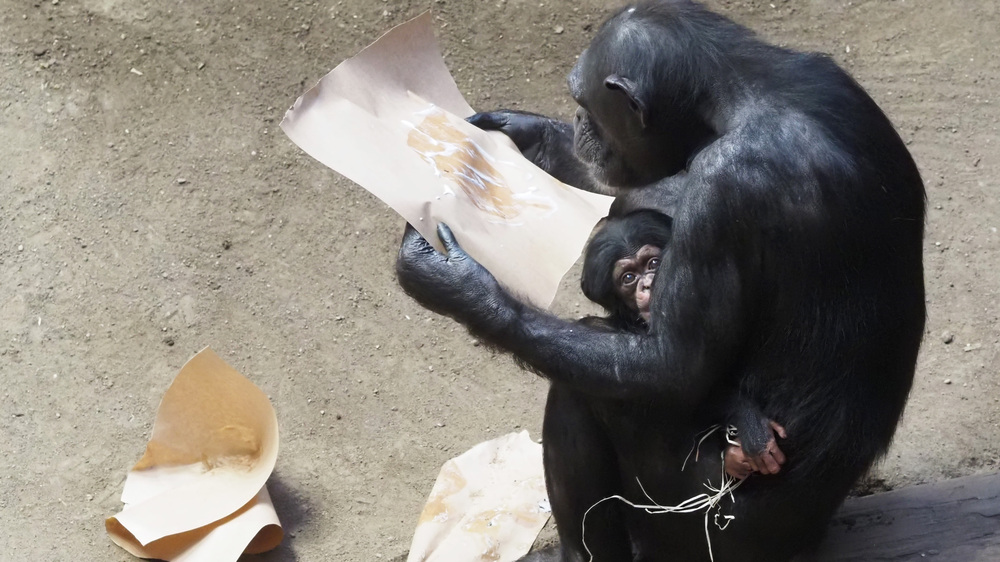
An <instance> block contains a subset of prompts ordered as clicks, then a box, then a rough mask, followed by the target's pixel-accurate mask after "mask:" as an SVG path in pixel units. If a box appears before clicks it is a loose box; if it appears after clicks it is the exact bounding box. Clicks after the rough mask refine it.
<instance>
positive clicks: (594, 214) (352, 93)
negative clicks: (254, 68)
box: [281, 13, 611, 306]
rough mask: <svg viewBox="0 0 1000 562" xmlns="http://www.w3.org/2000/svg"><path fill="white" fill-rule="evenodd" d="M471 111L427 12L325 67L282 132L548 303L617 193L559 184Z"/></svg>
mask: <svg viewBox="0 0 1000 562" xmlns="http://www.w3.org/2000/svg"><path fill="white" fill-rule="evenodd" d="M472 113H473V111H472V108H471V107H469V105H468V104H467V103H466V102H465V100H464V99H463V98H462V94H461V93H459V91H458V87H457V86H456V85H455V81H454V80H453V79H452V77H451V75H450V74H449V73H448V69H447V68H446V67H445V65H444V61H443V60H442V58H441V55H440V52H439V51H438V47H437V43H436V41H435V39H434V31H433V29H432V24H431V16H430V14H429V13H425V14H423V15H421V16H419V17H417V18H415V19H413V20H411V21H409V22H407V23H404V24H402V25H399V26H397V27H395V28H394V29H392V30H391V31H389V33H387V34H385V35H383V36H382V37H381V38H380V39H379V40H378V41H376V42H375V43H373V44H372V45H369V46H368V47H367V48H365V49H364V50H363V51H361V53H359V54H358V55H357V56H355V57H354V58H352V59H349V60H347V61H345V62H343V63H341V64H340V65H339V66H338V67H337V68H335V69H334V70H333V71H332V72H330V73H329V74H327V75H326V76H325V77H324V78H323V79H322V80H320V82H319V83H318V84H316V85H315V86H313V88H312V89H310V90H309V91H308V92H306V93H305V94H304V95H303V96H302V97H301V98H299V99H298V100H296V102H295V105H294V106H293V107H292V108H291V109H289V110H288V112H287V113H286V114H285V118H284V120H282V122H281V128H282V129H283V130H284V131H285V133H286V134H287V135H288V137H289V138H291V139H292V141H293V142H294V143H295V144H297V145H299V146H300V147H301V148H302V149H303V150H305V151H306V152H308V153H309V154H310V155H312V156H313V157H314V158H316V159H317V160H319V161H320V162H322V163H324V164H326V165H327V166H329V167H330V168H333V169H334V170H336V171H338V172H340V173H341V174H343V175H345V176H347V177H348V178H349V179H351V180H353V181H354V182H356V183H358V184H360V185H361V186H362V187H364V188H365V189H367V190H369V191H370V192H372V193H373V194H374V195H376V196H377V197H379V198H380V199H381V200H382V201H384V202H386V203H387V204H388V205H389V206H390V207H392V208H393V209H395V210H396V212H398V213H399V214H400V215H402V216H403V217H404V218H405V219H406V220H407V221H409V222H410V224H412V225H413V226H414V227H416V229H417V230H418V231H420V233H421V234H422V235H423V236H424V238H426V239H427V240H429V241H431V242H432V243H433V244H435V245H436V246H437V247H438V248H439V249H440V247H441V246H440V243H439V242H438V239H437V235H436V234H435V228H436V226H437V223H439V222H445V223H447V224H448V225H449V226H450V227H451V228H452V230H453V231H454V232H455V236H456V237H457V238H458V241H459V243H460V244H462V247H463V248H465V250H466V251H467V252H469V254H470V255H472V256H473V257H474V258H476V260H478V261H479V262H480V263H482V264H483V265H484V266H486V268H487V269H489V270H490V271H491V272H492V273H493V274H494V275H495V276H496V277H497V279H498V280H499V281H500V282H501V283H503V284H504V285H505V286H507V287H508V288H509V289H511V290H513V291H514V292H516V293H518V294H520V295H523V296H525V297H527V298H528V299H530V300H531V301H532V302H534V303H535V304H538V305H540V306H548V305H549V304H550V303H551V301H552V298H553V296H554V295H555V292H556V288H557V287H558V285H559V281H560V279H562V276H563V275H564V274H565V273H566V271H567V270H568V269H569V268H570V266H572V265H573V262H575V261H576V259H577V258H578V257H579V255H580V252H581V250H582V248H583V246H584V244H585V243H586V240H587V237H588V236H589V234H590V232H591V230H592V229H593V227H594V225H595V224H596V223H597V221H598V220H599V219H600V218H601V217H603V216H605V215H606V214H607V210H608V206H609V205H610V203H611V198H610V197H605V196H602V195H596V194H593V193H587V192H584V191H580V190H578V189H575V188H572V187H569V186H567V185H565V184H562V183H560V182H558V181H557V180H555V179H553V178H552V177H551V176H549V175H548V174H546V173H545V172H543V171H542V170H541V169H539V168H538V167H536V166H535V165H534V164H532V163H531V162H529V161H528V160H526V159H525V158H524V157H522V156H521V154H520V152H518V150H517V148H516V147H514V145H513V143H511V142H510V140H509V139H507V137H505V136H504V135H503V134H502V133H498V132H491V133H487V132H485V131H481V130H479V129H477V128H476V127H473V126H472V125H469V124H468V123H466V122H465V120H464V119H463V118H464V117H467V116H469V115H471V114H472ZM400 232H401V233H402V229H401V231H400Z"/></svg>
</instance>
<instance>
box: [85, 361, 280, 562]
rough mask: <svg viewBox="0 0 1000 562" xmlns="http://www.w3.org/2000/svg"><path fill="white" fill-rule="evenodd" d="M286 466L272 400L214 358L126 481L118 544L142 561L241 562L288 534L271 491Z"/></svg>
mask: <svg viewBox="0 0 1000 562" xmlns="http://www.w3.org/2000/svg"><path fill="white" fill-rule="evenodd" d="M277 457H278V419H277V416H276V415H275V413H274V408H273V407H271V402H270V400H268V398H267V396H266V395H265V394H264V393H263V392H261V390H260V389H259V388H257V386H255V385H254V384H253V383H252V382H250V381H249V380H247V379H246V378H245V377H244V376H243V375H241V374H240V373H239V372H237V371H236V370H235V369H233V368H232V367H230V366H229V365H227V364H226V362H225V361H223V360H222V359H221V358H219V356H218V355H216V354H215V353H214V352H213V351H212V350H211V349H208V348H205V349H204V350H202V351H201V352H200V353H198V354H197V355H195V356H194V357H193V358H191V360H189V361H188V362H187V364H185V365H184V367H183V368H182V369H181V371H180V373H178V374H177V377H176V378H175V379H174V381H173V383H171V385H170V388H168V389H167V392H166V394H164V396H163V400H162V401H161V402H160V407H159V409H158V410H157V413H156V421H155V422H154V424H153V435H152V436H151V437H150V440H149V443H148V444H147V445H146V452H145V454H143V456H142V458H141V459H139V462H137V463H136V464H135V466H133V467H132V470H131V471H129V473H128V476H127V477H126V480H125V489H124V491H123V492H122V502H124V503H125V508H124V509H123V510H122V511H121V512H120V513H118V514H117V515H115V516H113V517H110V518H108V519H107V520H106V521H105V527H106V528H107V531H108V533H109V534H110V535H111V539H112V540H113V541H114V542H115V543H116V544H118V545H119V546H121V547H122V548H124V549H125V550H127V551H129V552H131V553H132V554H134V555H135V556H140V557H142V558H157V559H162V560H176V561H182V562H225V561H235V560H236V559H237V558H239V556H240V554H242V553H243V552H244V551H246V552H264V551H266V550H270V549H272V548H274V547H275V546H277V545H278V543H280V542H281V539H282V536H283V533H282V530H281V524H280V522H279V521H278V517H277V514H276V513H275V511H274V506H273V505H272V504H271V498H270V496H269V495H268V493H267V488H266V487H265V485H264V484H265V482H266V481H267V478H268V477H269V476H270V475H271V471H272V470H274V463H275V461H276V460H277Z"/></svg>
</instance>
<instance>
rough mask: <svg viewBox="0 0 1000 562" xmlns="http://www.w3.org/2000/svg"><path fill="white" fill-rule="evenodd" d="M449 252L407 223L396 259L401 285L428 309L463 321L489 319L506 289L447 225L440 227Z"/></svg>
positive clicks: (438, 228) (439, 233)
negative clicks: (428, 240)
mask: <svg viewBox="0 0 1000 562" xmlns="http://www.w3.org/2000/svg"><path fill="white" fill-rule="evenodd" d="M437 233H438V237H439V238H441V242H442V243H443V244H444V247H445V251H446V252H447V253H444V254H442V253H440V252H438V251H437V250H435V249H434V247H433V246H431V245H430V243H428V242H427V240H425V239H424V237H423V236H421V235H420V233H419V232H417V230H416V229H415V228H413V226H411V225H409V224H407V225H406V231H405V232H404V233H403V243H402V245H401V246H400V248H399V256H398V257H397V258H396V276H397V278H398V279H399V285H400V286H401V287H402V288H403V291H405V292H406V294H408V295H410V296H411V297H413V298H414V300H416V301H417V302H419V303H420V304H421V305H423V306H424V307H425V308H427V309H429V310H432V311H434V312H437V313H439V314H444V315H446V316H451V317H453V318H455V319H456V320H459V321H462V322H466V323H469V322H477V321H484V320H488V319H487V318H485V317H487V316H490V315H491V314H494V313H495V311H496V309H497V308H498V307H497V304H498V303H499V302H500V301H501V300H502V293H503V290H502V289H501V288H500V284H499V283H497V280H496V278H495V277H493V275H492V274H491V273H490V272H489V271H487V270H486V268H485V267H483V266H482V265H480V264H479V262H477V261H476V260H474V259H472V257H470V256H469V254H467V253H465V251H464V250H462V248H461V247H460V246H459V245H458V242H457V241H455V236H454V235H453V234H452V232H451V229H450V228H448V226H447V225H446V224H444V223H441V224H439V225H438V227H437Z"/></svg>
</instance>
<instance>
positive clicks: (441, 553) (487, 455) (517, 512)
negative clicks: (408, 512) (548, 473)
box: [406, 431, 551, 562]
mask: <svg viewBox="0 0 1000 562" xmlns="http://www.w3.org/2000/svg"><path fill="white" fill-rule="evenodd" d="M550 511H551V509H550V508H549V500H548V496H547V495H546V494H545V479H544V476H543V472H542V446H541V445H539V444H538V443H535V442H534V441H532V440H531V439H530V438H529V437H528V432H527V431H522V432H520V433H510V434H507V435H504V436H503V437H498V438H497V439H494V440H492V441H486V442H485V443H480V444H478V445H476V446H475V447H473V448H472V449H470V450H468V451H466V452H465V453H462V454H461V455H460V456H458V457H456V458H454V459H451V460H450V461H448V462H446V463H445V464H444V466H443V467H442V468H441V474H440V475H439V476H438V479H437V482H435V483H434V488H433V490H431V495H430V497H429V498H428V499H427V505H426V506H424V511H423V512H422V513H421V514H420V522H419V523H418V524H417V530H416V532H415V533H414V535H413V542H412V543H411V544H410V555H409V557H408V558H407V559H406V560H407V562H480V561H482V562H487V561H489V562H508V561H512V560H517V559H518V558H520V557H521V556H524V554H526V553H527V552H528V549H530V548H531V544H532V543H533V542H534V541H535V538H536V537H537V536H538V533H539V531H541V529H542V526H544V525H545V522H546V521H547V520H548V519H549V513H550Z"/></svg>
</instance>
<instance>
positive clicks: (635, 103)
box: [604, 74, 649, 128]
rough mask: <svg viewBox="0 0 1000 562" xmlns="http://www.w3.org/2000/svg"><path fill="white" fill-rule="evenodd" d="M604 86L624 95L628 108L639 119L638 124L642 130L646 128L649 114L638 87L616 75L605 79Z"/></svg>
mask: <svg viewBox="0 0 1000 562" xmlns="http://www.w3.org/2000/svg"><path fill="white" fill-rule="evenodd" d="M604 85H605V86H606V87H607V88H608V89H609V90H618V91H619V92H621V93H622V94H624V95H625V97H626V98H627V99H628V106H629V108H630V109H631V110H632V111H633V112H634V113H635V114H636V117H637V118H638V119H639V124H640V125H641V126H642V127H643V128H646V123H648V122H649V113H648V110H647V108H646V102H645V101H644V100H643V99H642V98H643V96H642V93H641V92H640V91H639V85H638V84H636V83H635V82H633V81H632V80H629V79H628V78H625V77H624V76H619V75H617V74H612V75H611V76H608V77H607V78H605V79H604Z"/></svg>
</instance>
